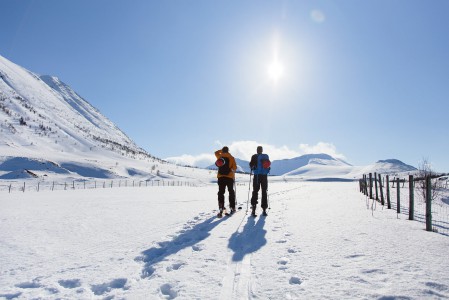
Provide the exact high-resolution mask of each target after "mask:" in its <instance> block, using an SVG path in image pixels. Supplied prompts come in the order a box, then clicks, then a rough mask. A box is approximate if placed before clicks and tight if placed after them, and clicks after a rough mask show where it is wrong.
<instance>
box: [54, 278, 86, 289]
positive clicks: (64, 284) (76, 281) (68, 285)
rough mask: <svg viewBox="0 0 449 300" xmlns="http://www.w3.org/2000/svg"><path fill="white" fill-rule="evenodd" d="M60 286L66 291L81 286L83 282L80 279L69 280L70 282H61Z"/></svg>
mask: <svg viewBox="0 0 449 300" xmlns="http://www.w3.org/2000/svg"><path fill="white" fill-rule="evenodd" d="M58 283H59V285H60V286H62V287H63V288H66V289H74V288H78V287H80V286H81V280H79V279H68V280H62V279H61V280H59V281H58Z"/></svg>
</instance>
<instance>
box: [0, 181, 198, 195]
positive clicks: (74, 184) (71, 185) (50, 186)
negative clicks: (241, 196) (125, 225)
mask: <svg viewBox="0 0 449 300" xmlns="http://www.w3.org/2000/svg"><path fill="white" fill-rule="evenodd" d="M200 185H201V184H199V183H197V182H190V181H174V180H145V181H143V180H140V181H139V180H137V181H136V180H96V181H84V180H83V181H70V182H66V181H64V182H57V181H43V182H42V181H41V182H26V181H24V182H23V183H20V182H14V183H9V184H0V192H2V191H3V192H5V191H6V192H8V193H12V192H23V193H24V192H32V191H35V192H39V191H43V190H47V191H48V190H50V191H55V190H76V189H100V188H117V187H119V188H120V187H149V186H166V187H169V186H187V187H197V186H200Z"/></svg>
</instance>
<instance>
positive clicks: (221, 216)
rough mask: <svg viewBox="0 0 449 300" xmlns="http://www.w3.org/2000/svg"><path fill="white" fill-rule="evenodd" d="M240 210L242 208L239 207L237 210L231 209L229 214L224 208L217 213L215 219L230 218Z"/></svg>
mask: <svg viewBox="0 0 449 300" xmlns="http://www.w3.org/2000/svg"><path fill="white" fill-rule="evenodd" d="M240 210H242V207H241V206H239V207H238V209H237V210H232V209H231V210H230V211H229V212H228V211H227V210H226V208H225V209H223V210H222V211H219V212H218V214H217V218H223V215H224V216H226V217H230V216H232V215H233V214H235V213H236V212H238V211H240Z"/></svg>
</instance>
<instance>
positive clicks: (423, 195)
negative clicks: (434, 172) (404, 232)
mask: <svg viewBox="0 0 449 300" xmlns="http://www.w3.org/2000/svg"><path fill="white" fill-rule="evenodd" d="M436 180H440V179H439V178H438V177H436V176H432V177H430V176H427V177H425V178H414V176H413V175H409V177H408V179H406V178H398V177H397V178H393V180H391V181H390V177H389V175H386V176H382V175H381V174H376V173H374V176H373V174H372V173H370V174H369V175H363V178H361V179H360V180H359V185H360V192H362V193H363V194H364V195H366V197H367V198H369V199H372V200H373V205H372V207H373V206H374V202H375V201H377V202H379V203H381V205H382V206H384V205H385V198H384V192H385V195H386V197H387V199H386V200H387V203H386V204H387V208H388V209H393V210H395V211H396V213H397V214H398V216H399V214H405V215H407V216H408V219H409V220H414V221H418V222H421V223H425V228H426V230H427V231H434V232H438V233H441V234H444V235H449V205H448V204H449V203H445V202H444V201H443V198H442V197H439V198H437V197H436V194H435V193H434V192H435V191H433V190H432V185H433V186H435V184H433V183H435V181H436ZM417 182H425V184H424V185H422V183H421V186H418V187H417V186H416V185H417V184H416V183H417ZM373 188H374V189H375V193H374V191H373ZM391 189H396V197H395V199H394V195H393V193H391V191H390V190H391ZM423 189H425V191H423ZM434 189H435V188H434ZM379 192H380V198H379ZM417 192H419V193H418V194H419V196H420V197H418V198H420V199H418V198H417V197H415V196H416V194H417ZM437 192H441V194H442V195H443V194H446V196H447V195H449V190H448V185H447V180H446V183H445V184H442V185H440V186H439V189H438V190H437ZM432 193H434V194H432Z"/></svg>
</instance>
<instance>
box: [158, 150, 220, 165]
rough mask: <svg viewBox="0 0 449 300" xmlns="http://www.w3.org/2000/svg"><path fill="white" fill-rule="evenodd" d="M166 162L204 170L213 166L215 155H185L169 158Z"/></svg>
mask: <svg viewBox="0 0 449 300" xmlns="http://www.w3.org/2000/svg"><path fill="white" fill-rule="evenodd" d="M165 160H166V161H169V162H171V163H175V164H178V165H188V166H196V167H202V168H204V167H208V166H210V165H212V164H213V163H214V162H215V155H214V154H213V153H212V154H207V153H203V154H199V155H195V156H194V155H189V154H183V155H181V156H174V157H168V158H166V159H165Z"/></svg>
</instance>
